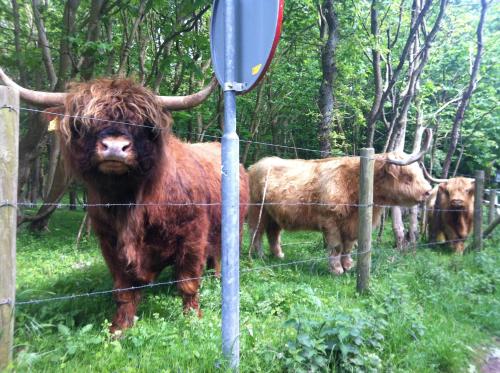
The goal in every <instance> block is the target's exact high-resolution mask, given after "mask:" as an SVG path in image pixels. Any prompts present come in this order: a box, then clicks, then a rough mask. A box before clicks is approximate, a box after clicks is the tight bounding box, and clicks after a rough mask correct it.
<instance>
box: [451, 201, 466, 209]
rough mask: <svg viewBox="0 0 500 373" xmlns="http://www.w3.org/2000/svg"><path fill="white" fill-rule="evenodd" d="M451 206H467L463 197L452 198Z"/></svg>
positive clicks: (457, 207)
mask: <svg viewBox="0 0 500 373" xmlns="http://www.w3.org/2000/svg"><path fill="white" fill-rule="evenodd" d="M450 206H451V207H452V208H455V209H462V208H464V207H465V203H464V201H463V200H461V199H452V200H451V201H450Z"/></svg>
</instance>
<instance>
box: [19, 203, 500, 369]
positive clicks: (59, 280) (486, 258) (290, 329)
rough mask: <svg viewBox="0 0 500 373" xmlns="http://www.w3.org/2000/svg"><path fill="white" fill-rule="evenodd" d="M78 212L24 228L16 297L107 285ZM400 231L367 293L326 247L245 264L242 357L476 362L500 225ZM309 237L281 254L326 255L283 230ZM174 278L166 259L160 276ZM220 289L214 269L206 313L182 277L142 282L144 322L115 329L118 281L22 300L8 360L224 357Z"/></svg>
mask: <svg viewBox="0 0 500 373" xmlns="http://www.w3.org/2000/svg"><path fill="white" fill-rule="evenodd" d="M81 219H82V212H80V211H76V212H75V211H65V210H59V211H57V213H56V214H55V215H54V217H53V219H52V221H51V223H50V231H49V232H46V233H43V234H40V235H34V234H32V233H29V232H28V231H26V230H21V231H20V233H19V236H18V249H17V250H18V251H17V266H18V267H17V268H18V274H17V289H18V290H17V299H18V301H25V300H29V299H38V298H47V297H52V296H56V295H63V294H80V293H86V292H93V291H99V290H107V289H110V288H112V282H111V279H110V275H109V273H108V271H107V268H106V267H105V265H104V262H103V259H102V257H101V254H100V252H99V249H98V245H97V242H96V240H95V239H94V238H93V237H91V238H89V239H88V240H86V241H84V242H83V243H82V244H81V245H80V247H79V248H78V249H76V248H75V239H76V234H77V230H78V227H79V224H80V222H81ZM391 237H392V236H391V232H386V233H385V235H384V240H383V241H385V242H386V243H385V244H382V245H381V246H380V247H376V248H375V249H374V252H373V256H372V259H373V263H372V274H373V276H372V279H371V292H370V294H368V295H364V296H359V295H358V294H356V291H355V287H356V278H355V275H354V273H349V274H347V275H344V276H341V277H333V276H332V275H331V274H330V273H329V272H328V266H327V262H326V260H321V261H315V262H308V263H302V264H296V265H291V266H283V267H275V268H267V269H261V270H258V271H249V272H242V274H241V371H242V372H260V371H262V372H281V371H284V370H285V371H312V370H313V369H314V367H317V370H319V371H323V370H325V369H337V370H344V371H370V370H371V371H399V372H409V371H411V372H437V371H440V372H461V371H467V370H468V367H469V364H470V362H473V361H474V359H475V358H477V352H476V351H477V349H478V348H479V347H480V346H482V345H485V344H488V343H490V341H491V338H492V337H493V336H495V335H496V336H498V335H500V299H499V289H498V286H499V283H500V271H499V270H498V268H500V251H499V250H498V247H499V242H500V235H499V234H498V233H497V234H496V236H494V237H493V238H492V239H490V240H488V241H487V243H486V248H485V250H484V251H483V252H481V253H470V254H467V255H465V256H463V257H457V256H453V255H450V254H449V253H447V252H443V251H437V250H429V249H420V250H417V252H415V253H413V254H405V255H403V254H400V253H397V252H395V251H394V250H393V249H391V248H390V247H391V245H390V241H391ZM309 241H313V242H315V243H314V244H297V245H290V246H285V247H284V252H285V255H286V258H285V259H284V261H293V260H302V259H307V258H312V257H314V258H315V257H319V256H321V255H324V251H323V249H322V248H321V247H322V243H321V238H320V236H319V235H318V234H316V233H293V234H292V233H286V234H285V235H284V237H283V242H284V243H294V242H296V243H301V242H309ZM247 242H248V237H247V236H246V235H245V247H247V246H248V245H247V244H246V243H247ZM266 252H268V250H267V249H266ZM278 263H282V261H279V260H277V259H274V258H271V257H270V255H268V256H266V257H265V258H264V260H253V261H250V260H249V259H248V257H247V255H246V249H244V255H242V261H241V268H242V269H245V270H246V269H251V268H254V269H255V268H258V267H261V266H267V265H270V264H278ZM169 279H171V271H170V270H168V269H167V270H166V271H165V272H164V273H163V274H162V276H161V278H160V281H162V280H163V281H168V280H169ZM220 292H221V285H220V281H219V280H217V279H215V278H209V279H207V280H205V281H204V282H203V285H202V289H201V307H202V309H203V313H204V316H203V318H202V319H198V318H197V317H196V316H194V315H187V316H186V315H183V313H182V311H181V300H180V297H179V296H178V295H177V292H176V289H175V286H162V287H157V288H153V289H149V290H146V291H145V292H144V299H143V302H142V303H141V305H140V308H139V311H138V321H137V323H136V326H135V327H134V328H132V329H130V330H129V331H127V332H126V333H125V335H124V337H123V338H122V339H119V340H114V339H112V338H110V336H109V335H108V333H107V326H108V322H109V320H110V319H111V317H112V314H113V312H114V304H113V302H112V299H111V296H109V295H102V296H94V297H84V298H79V299H73V300H64V301H53V302H48V303H42V304H36V305H20V306H19V307H18V308H17V310H16V336H15V355H14V358H15V359H14V363H13V366H12V367H11V369H12V370H16V371H19V372H23V371H37V372H54V371H56V370H57V371H70V372H89V371H103V372H115V371H119V372H129V371H130V372H151V371H154V372H156V371H162V372H178V371H181V372H198V371H203V372H210V371H221V370H222V371H223V370H225V367H226V364H225V363H224V360H223V358H222V356H221V352H220V351H221V337H220V322H221V321H220V320H221V307H220V304H221V297H220ZM287 321H288V322H287Z"/></svg>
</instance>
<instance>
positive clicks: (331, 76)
mask: <svg viewBox="0 0 500 373" xmlns="http://www.w3.org/2000/svg"><path fill="white" fill-rule="evenodd" d="M320 15H321V23H322V29H324V30H326V31H327V33H328V39H327V40H326V43H325V45H324V46H323V48H322V49H321V68H322V73H323V79H322V81H321V86H320V89H319V98H318V105H319V110H320V112H321V121H320V123H319V127H318V137H319V146H320V150H321V156H322V157H323V158H326V157H329V156H330V153H331V144H330V134H331V131H332V130H333V129H332V122H333V110H334V97H333V82H334V80H335V76H336V74H337V66H336V63H335V50H336V48H337V43H338V21H337V15H336V14H335V11H334V8H333V0H325V1H324V2H323V5H322V6H321V7H320Z"/></svg>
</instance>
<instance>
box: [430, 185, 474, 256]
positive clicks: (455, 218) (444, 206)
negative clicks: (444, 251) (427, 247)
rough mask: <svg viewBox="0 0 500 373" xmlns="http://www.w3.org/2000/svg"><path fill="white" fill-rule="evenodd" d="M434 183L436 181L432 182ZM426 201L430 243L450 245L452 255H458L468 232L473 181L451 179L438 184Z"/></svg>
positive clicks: (470, 227) (472, 209)
mask: <svg viewBox="0 0 500 373" xmlns="http://www.w3.org/2000/svg"><path fill="white" fill-rule="evenodd" d="M435 180H437V179H435ZM439 180H440V181H442V182H441V183H440V184H439V185H437V186H436V187H435V188H434V189H433V191H432V194H431V197H430V198H429V199H428V200H427V203H426V205H427V208H428V210H429V213H428V216H429V236H430V239H431V241H434V240H437V241H445V240H446V241H450V242H449V244H450V246H451V247H452V248H453V251H454V252H455V253H456V254H459V255H460V254H462V253H463V252H464V248H465V246H464V245H465V240H466V239H467V237H468V236H469V234H470V233H471V231H472V221H473V215H474V190H475V182H474V179H471V178H466V177H455V178H451V179H448V180H441V179H439Z"/></svg>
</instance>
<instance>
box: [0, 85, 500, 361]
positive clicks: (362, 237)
mask: <svg viewBox="0 0 500 373" xmlns="http://www.w3.org/2000/svg"><path fill="white" fill-rule="evenodd" d="M1 89H3V87H0V90H1ZM11 96H14V95H12V94H8V95H6V97H11ZM2 97H3V95H2V94H0V98H2ZM17 105H18V103H17V102H16V101H15V100H14V101H13V102H11V101H7V102H0V107H1V108H3V109H4V110H0V151H1V150H2V149H7V151H12V154H13V155H14V156H13V157H12V159H11V164H8V165H7V167H4V168H3V169H2V168H0V175H1V176H2V177H1V178H0V179H1V180H2V181H1V182H0V193H1V194H0V214H1V215H0V220H1V223H2V224H0V235H1V236H2V237H8V238H7V239H6V240H5V241H4V243H3V244H0V254H1V255H2V256H1V258H2V259H4V258H5V260H2V263H1V264H0V265H1V268H0V269H1V270H0V280H2V282H1V283H2V284H3V285H2V286H1V287H0V316H1V320H0V321H1V325H0V326H1V327H2V330H3V331H6V332H4V333H2V335H1V340H0V361H1V362H3V361H10V360H11V359H12V352H11V351H12V341H13V330H14V317H13V315H14V308H15V307H23V306H28V305H35V304H41V303H49V302H61V301H67V300H75V299H81V298H89V297H94V296H104V295H112V294H115V293H119V292H125V291H131V290H146V289H151V288H156V287H163V286H171V285H176V284H178V283H180V282H184V281H193V280H204V279H208V278H214V277H216V274H212V273H208V274H205V275H203V276H199V277H193V278H187V279H178V280H171V281H160V282H155V283H150V284H145V285H140V286H132V287H126V288H114V289H107V290H97V291H91V292H84V293H74V294H59V295H55V296H52V297H46V298H37V299H27V300H21V301H16V300H15V250H16V249H15V230H16V223H15V218H16V214H17V209H18V208H34V207H37V206H39V205H38V204H33V203H31V202H18V201H17V175H15V174H14V172H12V169H13V168H15V167H16V166H15V162H16V161H17V146H18V145H17V141H18V134H14V136H3V134H2V131H3V130H4V129H5V128H7V131H11V130H12V129H17V131H18V130H19V126H18V123H19V111H20V110H25V111H30V112H45V113H47V112H46V111H43V110H38V109H32V108H23V107H19V106H17ZM5 110H7V111H8V115H7V118H5V116H2V113H4V112H5ZM48 114H52V115H57V116H67V115H66V114H61V113H48ZM71 118H72V119H78V117H73V116H71ZM80 118H81V117H80ZM85 119H91V120H101V119H96V118H85ZM106 121H107V122H111V123H119V124H124V125H131V126H140V127H149V126H144V125H141V124H134V123H127V122H117V121H108V120H106ZM193 134H194V133H193ZM204 136H205V137H206V138H211V139H214V140H217V139H220V138H221V137H220V136H213V135H206V134H205V135H204ZM2 138H3V139H4V140H8V141H9V142H8V143H2ZM240 141H241V142H244V143H252V144H258V145H265V146H270V147H273V148H288V149H294V150H301V151H307V152H311V153H315V154H320V153H321V152H320V151H319V150H316V149H307V148H301V147H290V146H286V145H279V144H271V143H266V142H260V141H252V140H245V139H242V140H240ZM346 157H358V158H360V160H362V161H363V162H364V163H366V164H369V163H371V164H372V165H371V167H373V163H374V160H375V157H374V155H373V153H371V155H365V156H356V155H346ZM377 160H378V158H377ZM361 172H362V174H361V175H360V180H364V183H363V186H362V189H363V188H368V189H370V188H372V187H373V173H372V175H371V176H369V175H368V174H367V173H366V172H365V171H361ZM4 176H5V177H4ZM267 176H269V173H268V175H267ZM267 176H266V183H265V186H266V187H267ZM462 176H465V175H462ZM468 177H469V176H468ZM475 180H476V194H475V198H476V201H477V203H476V206H475V208H474V216H475V218H474V246H475V248H476V249H481V247H482V236H483V234H482V225H483V224H482V215H483V209H482V205H483V204H484V201H483V194H484V193H483V182H484V173H482V171H480V172H478V173H477V174H476V175H475ZM362 194H363V195H362V197H366V192H364V193H362ZM496 195H497V192H496V191H495V190H493V189H492V190H489V196H490V200H489V201H488V205H489V208H490V210H489V211H490V212H489V221H490V222H491V220H492V219H494V217H495V214H496V213H495V211H496V209H497V208H498V206H499V205H498V204H497V203H496ZM44 204H45V205H51V206H54V207H56V208H64V207H81V208H84V209H86V208H111V207H127V208H141V207H148V206H178V207H189V206H205V207H209V206H220V205H221V203H219V202H215V203H206V202H203V201H194V202H188V203H185V202H179V203H175V202H168V203H166V202H161V201H157V202H151V203H99V204H96V203H76V204H75V203H50V202H49V203H44ZM276 204H280V205H294V206H325V207H337V206H345V207H353V208H357V209H359V211H360V214H363V213H365V214H366V215H367V216H368V217H369V221H371V210H372V208H373V207H380V208H389V207H393V206H392V205H382V204H376V203H374V202H373V195H372V196H371V200H370V198H368V199H364V200H363V201H361V200H360V201H359V203H328V202H304V201H284V202H283V201H281V202H266V201H265V189H264V197H263V199H262V201H259V202H254V203H252V202H251V203H248V205H249V206H258V207H260V209H261V213H262V208H264V206H270V205H276ZM437 210H440V211H462V209H437ZM363 211H364V212H363ZM4 222H5V224H3V223H4ZM258 224H260V219H259V223H258ZM360 225H361V224H360ZM368 225H369V226H370V227H371V224H368ZM365 226H366V225H365ZM9 238H10V239H9ZM254 239H255V235H254V236H253V237H252V242H251V246H252V244H253V240H254ZM371 239H372V234H371V230H368V231H363V232H362V231H360V232H359V236H358V242H365V243H366V244H360V245H359V246H358V251H357V252H353V253H341V254H340V255H339V256H338V257H339V258H340V257H346V256H350V255H354V256H357V257H358V267H357V268H358V290H359V291H365V290H366V289H367V288H368V279H369V276H370V262H371V259H370V255H371V253H373V252H377V251H384V250H387V249H384V248H381V247H378V248H375V249H373V248H372V247H371ZM455 242H463V239H456V240H445V241H436V242H428V243H421V244H414V245H413V246H412V248H413V249H417V248H432V247H434V246H435V245H442V244H452V243H455ZM306 244H318V245H321V243H320V242H314V241H307V242H299V243H297V242H295V243H293V242H290V243H283V244H281V246H297V245H306ZM392 252H395V251H394V250H392ZM329 258H330V256H325V255H321V256H317V257H313V258H304V259H300V260H292V261H286V262H282V263H274V264H269V265H263V266H257V267H251V268H241V269H240V272H241V273H242V274H243V275H245V274H248V273H252V272H257V271H262V270H267V269H273V268H281V267H288V266H294V265H299V264H305V263H313V262H320V261H327V260H328V259H329ZM360 258H365V259H366V258H368V259H367V260H359V259H360ZM363 276H364V280H363V279H362V280H361V282H363V281H364V284H361V285H360V283H359V279H360V277H361V278H363ZM366 276H368V277H366Z"/></svg>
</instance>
